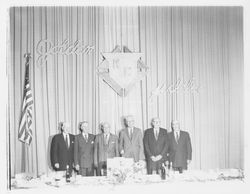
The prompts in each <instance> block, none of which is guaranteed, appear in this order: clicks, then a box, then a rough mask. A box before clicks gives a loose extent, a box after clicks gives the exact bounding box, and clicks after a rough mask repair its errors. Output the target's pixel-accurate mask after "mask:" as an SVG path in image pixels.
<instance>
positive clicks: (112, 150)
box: [94, 122, 119, 176]
mask: <svg viewBox="0 0 250 194" xmlns="http://www.w3.org/2000/svg"><path fill="white" fill-rule="evenodd" d="M101 130H102V133H101V134H98V135H97V136H96V138H95V148H94V164H95V166H96V167H97V173H96V174H97V176H102V175H107V158H114V157H118V156H119V150H118V137H117V136H116V135H114V134H112V133H110V125H109V123H107V122H104V123H102V124H101Z"/></svg>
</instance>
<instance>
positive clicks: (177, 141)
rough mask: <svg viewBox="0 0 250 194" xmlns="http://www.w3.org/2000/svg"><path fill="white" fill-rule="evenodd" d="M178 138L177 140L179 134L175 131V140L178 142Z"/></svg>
mask: <svg viewBox="0 0 250 194" xmlns="http://www.w3.org/2000/svg"><path fill="white" fill-rule="evenodd" d="M178 140H179V134H178V132H176V142H177V143H178Z"/></svg>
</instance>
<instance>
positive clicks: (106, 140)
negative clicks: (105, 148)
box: [105, 134, 108, 145]
mask: <svg viewBox="0 0 250 194" xmlns="http://www.w3.org/2000/svg"><path fill="white" fill-rule="evenodd" d="M105 144H106V145H108V135H107V134H106V135H105Z"/></svg>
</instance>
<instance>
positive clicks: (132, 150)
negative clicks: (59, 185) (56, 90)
mask: <svg viewBox="0 0 250 194" xmlns="http://www.w3.org/2000/svg"><path fill="white" fill-rule="evenodd" d="M124 121H125V128H124V129H122V130H121V132H120V136H119V138H118V137H117V136H116V135H114V134H112V133H110V124H109V123H107V122H104V123H102V124H101V130H102V133H100V134H98V135H96V136H95V135H93V134H90V133H89V127H88V122H87V121H83V122H81V123H80V124H79V130H80V134H78V135H76V136H74V135H72V134H69V133H68V130H69V124H68V123H61V124H60V126H61V133H60V134H58V135H55V136H54V137H53V139H52V143H51V164H52V166H53V168H54V169H55V170H66V166H69V169H70V172H71V171H72V169H73V167H75V170H76V171H78V172H79V174H81V175H82V176H93V175H94V167H96V168H97V169H96V170H97V171H96V175H98V176H102V175H106V174H107V172H106V170H107V158H114V157H118V156H119V154H120V156H122V157H126V158H133V159H134V161H135V162H141V161H143V160H144V159H146V162H147V172H148V174H152V173H153V172H156V173H159V170H160V168H161V167H162V165H164V164H167V165H168V164H170V165H171V166H172V167H173V170H176V171H179V172H180V173H182V172H183V170H186V169H187V165H188V164H189V163H190V162H191V159H192V147H191V141H190V137H189V134H188V132H185V131H182V130H180V124H179V122H178V121H176V120H174V121H172V123H171V127H172V132H171V133H168V132H167V130H166V129H163V128H161V127H160V119H159V118H158V117H155V118H153V119H152V122H151V125H152V127H151V128H149V129H147V130H145V133H144V136H143V134H142V131H141V130H140V129H138V128H136V127H134V123H135V121H134V117H133V116H131V115H129V116H127V117H126V118H125V120H124ZM144 154H145V157H144Z"/></svg>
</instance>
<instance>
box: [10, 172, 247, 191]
mask: <svg viewBox="0 0 250 194" xmlns="http://www.w3.org/2000/svg"><path fill="white" fill-rule="evenodd" d="M11 183H12V187H11V188H12V189H11V191H10V192H11V193H17V194H19V193H22V192H23V191H24V190H25V193H29V192H31V193H34V192H42V193H45V192H49V193H52V192H53V193H54V192H55V193H57V192H60V193H61V192H62V191H63V192H67V193H68V192H74V193H82V191H84V192H85V193H86V192H87V193H88V192H90V193H100V192H101V193H113V192H114V193H119V192H121V191H126V193H130V192H133V193H136V192H138V193H140V192H141V191H143V193H154V190H155V189H157V190H161V191H171V193H183V192H181V191H182V190H183V189H184V191H185V192H187V191H189V192H191V193H196V192H197V193H199V192H201V191H202V192H203V193H204V192H208V191H209V192H213V193H216V192H217V191H218V192H219V191H220V193H223V192H224V191H225V192H226V193H230V192H233V191H234V190H237V188H238V189H241V190H242V188H244V187H245V184H244V175H243V172H242V171H241V170H238V169H225V170H209V171H198V170H196V171H195V170H190V171H185V172H184V173H182V174H179V173H177V172H168V174H167V176H166V179H165V180H162V179H161V177H160V175H158V174H153V175H145V174H132V175H131V176H127V178H126V179H124V180H123V181H120V182H118V181H117V179H116V177H112V176H101V177H100V176H99V177H97V176H93V177H82V176H80V175H73V176H72V177H71V181H70V182H69V183H67V182H66V179H65V177H64V172H60V173H59V174H58V173H57V174H55V173H50V174H48V175H45V174H44V175H42V176H40V177H37V178H34V177H31V176H27V175H25V174H19V175H16V177H15V178H13V179H12V181H11ZM232 186H233V188H234V189H231V187H232ZM235 192H236V191H235Z"/></svg>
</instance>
